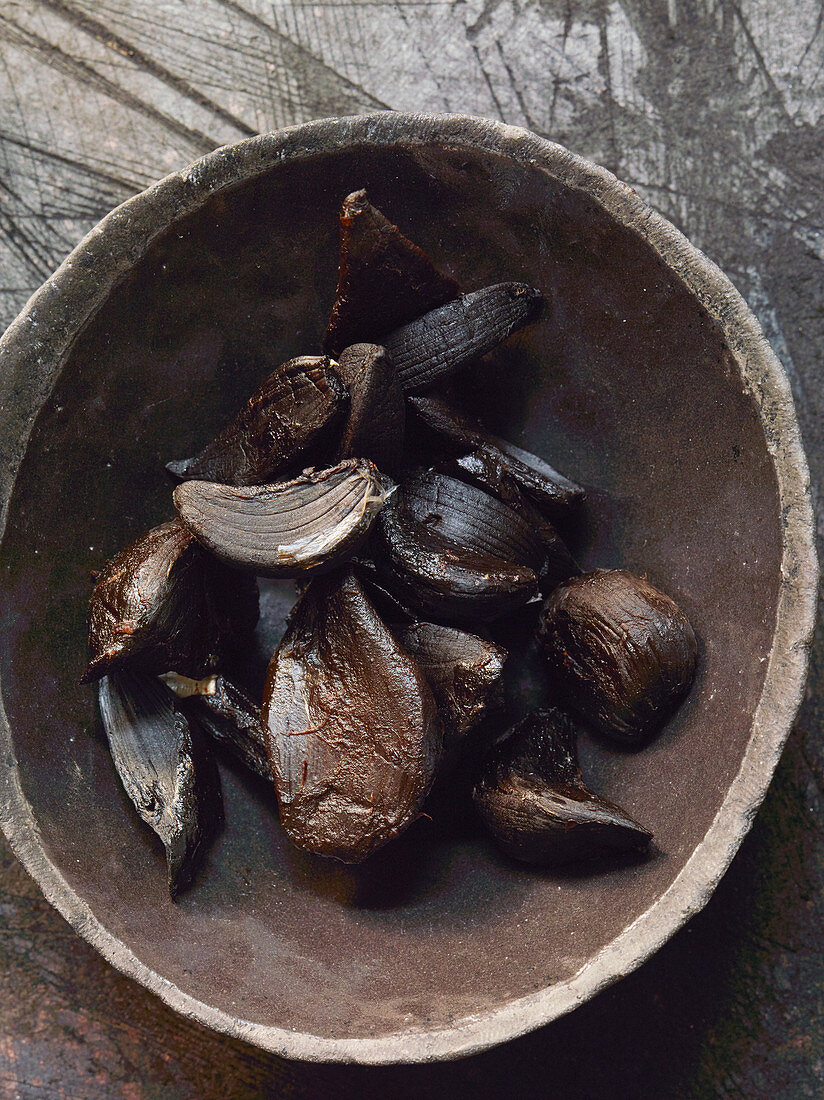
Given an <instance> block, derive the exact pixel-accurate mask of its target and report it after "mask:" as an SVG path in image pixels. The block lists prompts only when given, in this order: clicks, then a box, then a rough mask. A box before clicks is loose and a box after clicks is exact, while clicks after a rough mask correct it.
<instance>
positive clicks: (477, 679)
mask: <svg viewBox="0 0 824 1100" xmlns="http://www.w3.org/2000/svg"><path fill="white" fill-rule="evenodd" d="M392 632H393V633H394V635H395V637H396V638H397V639H398V641H399V642H400V643H401V645H402V646H403V648H404V649H405V650H406V652H407V653H408V654H409V655H410V656H411V657H414V659H415V660H416V661H417V663H418V664H419V665H420V667H421V668H422V669H423V671H424V673H425V674H426V678H427V679H428V681H429V685H430V687H431V688H432V692H433V694H434V696H435V701H436V703H437V704H438V709H439V711H440V713H441V717H442V719H443V723H444V735H445V740H444V750H445V751H449V748H450V746H451V743H452V742H456V741H461V740H462V739H463V737H464V735H465V734H467V733H468V732H469V731H470V730H471V729H472V728H473V727H474V726H476V725H477V724H478V723H479V722H480V721H481V720H482V719H483V718H484V717H485V716H486V713H487V709H488V708H489V707H490V705H494V704H495V702H496V701H498V702H500V701H502V690H501V688H502V685H501V674H502V672H503V667H504V661H505V660H506V658H507V652H506V650H505V649H503V648H502V647H501V646H499V645H495V644H494V642H490V641H487V640H486V639H485V638H479V637H478V636H477V635H476V634H470V633H468V632H467V631H465V630H457V629H456V628H455V627H451V626H443V625H441V624H440V623H428V622H421V621H418V622H412V623H401V624H398V625H393V627H392ZM496 697H498V698H497V699H496Z"/></svg>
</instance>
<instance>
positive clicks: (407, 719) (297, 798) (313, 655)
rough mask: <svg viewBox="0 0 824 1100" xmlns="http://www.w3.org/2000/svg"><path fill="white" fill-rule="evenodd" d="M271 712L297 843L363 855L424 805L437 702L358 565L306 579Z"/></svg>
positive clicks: (286, 822)
mask: <svg viewBox="0 0 824 1100" xmlns="http://www.w3.org/2000/svg"><path fill="white" fill-rule="evenodd" d="M262 722H263V724H264V726H265V727H266V730H267V739H268V744H269V753H270V758H271V761H272V769H273V772H274V776H275V784H276V788H277V794H278V802H279V805H280V818H281V823H282V824H283V827H284V829H285V830H286V832H287V833H288V834H289V836H290V837H291V838H292V840H293V841H294V842H295V843H296V844H297V845H298V846H299V847H301V848H306V849H308V850H309V851H311V852H315V853H317V854H319V855H324V856H332V857H334V858H336V859H339V860H342V861H343V862H345V863H359V862H360V861H361V860H363V859H365V858H366V857H367V856H368V855H370V854H371V853H372V852H374V851H375V850H376V849H378V848H380V847H381V846H382V845H384V844H386V843H387V841H389V840H391V839H392V838H393V837H395V836H397V835H398V833H400V832H401V831H402V830H403V829H405V828H406V827H407V826H408V825H410V824H411V823H412V822H413V821H414V820H415V819H416V818H417V817H418V815H419V813H420V809H421V806H422V804H423V801H424V799H425V798H426V795H427V793H428V792H429V788H430V786H431V784H432V780H433V777H434V774H435V767H436V764H437V762H438V759H439V757H440V754H441V747H442V727H441V722H440V718H439V716H438V711H437V707H436V705H435V700H434V698H433V695H432V691H431V689H430V687H429V684H428V682H427V679H426V677H425V675H424V673H423V672H422V670H421V669H420V668H419V666H418V665H417V663H416V662H415V661H414V660H413V659H412V658H411V657H410V656H409V655H408V654H407V653H406V652H405V651H404V650H403V648H402V647H401V646H400V645H399V644H398V642H397V640H396V639H395V637H394V636H393V635H392V633H391V631H390V630H389V629H388V628H387V627H386V626H385V625H384V623H383V622H382V620H381V619H380V617H379V616H378V614H377V612H376V611H375V609H374V607H373V606H372V604H371V603H370V601H369V600H368V598H367V597H366V595H365V593H364V591H363V589H362V588H361V585H360V583H359V582H358V580H357V579H356V577H355V576H354V574H353V573H352V572H351V571H350V570H345V571H342V572H337V573H334V574H330V575H328V576H326V577H320V578H318V579H317V580H313V581H312V582H311V583H310V584H309V585H308V586H307V587H306V589H305V590H304V592H303V594H302V596H301V598H300V600H299V601H298V603H297V605H296V607H295V610H294V612H293V614H292V618H291V620H290V623H289V627H288V629H287V632H286V635H285V636H284V638H283V641H282V642H281V644H280V646H279V647H278V650H277V652H276V653H275V655H274V657H273V658H272V663H271V665H270V667H269V672H268V675H267V680H266V687H265V690H264V700H263V712H262Z"/></svg>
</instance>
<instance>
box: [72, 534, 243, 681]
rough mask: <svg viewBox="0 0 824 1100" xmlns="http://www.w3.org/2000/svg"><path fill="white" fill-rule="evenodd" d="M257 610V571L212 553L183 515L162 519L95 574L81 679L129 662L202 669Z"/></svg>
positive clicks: (146, 667)
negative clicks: (232, 565) (242, 571)
mask: <svg viewBox="0 0 824 1100" xmlns="http://www.w3.org/2000/svg"><path fill="white" fill-rule="evenodd" d="M257 617H258V592H257V584H256V582H255V581H254V579H253V578H249V577H243V576H240V575H239V574H238V573H237V572H236V571H235V570H233V569H228V568H227V567H226V566H225V565H222V564H221V563H220V562H215V561H212V560H210V559H208V557H207V555H206V554H205V552H204V551H203V549H202V547H200V546H199V545H198V544H197V542H196V541H195V539H194V538H193V536H192V535H191V533H190V532H189V531H188V530H187V529H186V528H185V527H184V526H183V525H182V524H181V523H180V522H179V521H178V520H172V521H171V522H169V523H162V524H160V526H158V527H153V528H152V529H151V530H150V531H147V532H145V533H144V534H142V535H141V536H140V537H139V538H137V539H135V541H134V542H133V543H131V544H130V545H129V546H127V547H126V548H125V549H124V550H121V551H120V553H119V554H116V555H115V557H114V558H112V559H111V560H110V561H108V562H107V563H106V565H105V566H104V567H103V569H102V570H101V571H100V572H99V573H98V574H97V580H96V582H95V585H94V588H93V589H92V594H91V598H90V600H89V656H90V660H89V664H88V666H87V668H86V671H85V673H84V674H83V677H82V682H83V683H90V682H91V681H93V680H98V679H99V678H100V677H101V676H103V675H105V674H106V673H107V672H111V671H114V670H115V669H117V668H119V667H121V666H123V665H127V664H128V665H129V666H130V667H133V668H135V669H141V670H143V671H145V672H165V671H168V670H169V669H173V670H174V671H175V672H180V673H183V674H185V675H191V676H202V675H203V674H204V673H206V672H207V671H208V670H209V669H210V668H212V667H214V664H215V662H216V661H217V659H218V657H219V655H220V654H221V653H222V652H225V651H226V650H227V649H228V648H230V647H231V646H232V645H234V644H236V643H237V642H238V641H239V640H240V638H242V637H243V636H244V635H245V634H248V633H249V632H251V630H252V629H254V626H255V623H256V622H257Z"/></svg>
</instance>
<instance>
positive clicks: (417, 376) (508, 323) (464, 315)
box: [382, 283, 543, 394]
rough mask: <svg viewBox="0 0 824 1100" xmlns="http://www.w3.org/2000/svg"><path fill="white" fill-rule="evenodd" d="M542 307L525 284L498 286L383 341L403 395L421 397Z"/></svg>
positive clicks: (451, 304) (531, 318)
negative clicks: (393, 365)
mask: <svg viewBox="0 0 824 1100" xmlns="http://www.w3.org/2000/svg"><path fill="white" fill-rule="evenodd" d="M542 304H543V298H542V297H541V294H540V291H537V290H535V289H534V288H533V287H531V286H527V285H526V283H496V284H495V285H494V286H488V287H484V289H483V290H476V291H474V292H473V293H472V294H464V295H463V296H462V297H460V298H456V299H455V301H453V302H447V304H446V305H444V306H440V307H439V308H438V309H433V310H431V311H430V312H429V313H426V314H424V316H423V317H419V318H418V320H416V321H411V322H410V323H409V324H408V325H404V326H403V327H402V328H398V329H395V331H394V332H391V333H390V334H389V335H388V336H386V337H385V338H384V339H383V341H382V342H383V344H384V345H385V346H386V349H387V351H388V352H389V354H390V355H391V356H392V359H393V361H394V363H395V370H396V371H397V373H398V380H399V381H400V384H401V385H402V386H403V389H404V391H405V392H406V393H407V394H416V393H420V392H422V391H423V390H426V389H429V387H430V386H434V385H435V384H436V383H438V382H440V381H442V380H443V379H444V378H446V377H447V376H449V375H450V374H453V373H454V372H455V371H457V370H459V369H460V367H462V366H464V364H466V363H468V362H469V361H470V360H471V359H475V358H476V357H477V356H479V355H485V354H486V352H488V351H491V350H492V349H493V348H494V347H497V346H498V344H500V343H502V342H503V341H504V340H505V339H506V338H507V336H510V335H511V334H512V333H513V332H516V331H517V330H518V329H520V328H523V327H524V325H528V324H529V323H530V321H534V320H535V318H536V317H537V316H538V313H539V311H540V309H541V306H542Z"/></svg>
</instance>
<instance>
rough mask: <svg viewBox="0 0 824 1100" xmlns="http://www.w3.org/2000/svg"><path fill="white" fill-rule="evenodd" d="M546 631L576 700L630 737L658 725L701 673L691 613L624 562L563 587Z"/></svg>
mask: <svg viewBox="0 0 824 1100" xmlns="http://www.w3.org/2000/svg"><path fill="white" fill-rule="evenodd" d="M539 631H540V638H541V641H542V643H543V648H544V653H545V655H546V658H547V661H548V662H549V666H550V671H551V673H552V675H553V678H554V679H555V681H556V683H557V686H558V688H559V689H560V690H561V691H562V692H563V694H564V697H565V699H566V700H567V701H568V703H569V705H570V707H572V708H573V709H574V710H576V711H577V712H578V713H579V714H580V715H581V716H582V717H583V718H584V719H586V721H588V722H591V723H592V724H593V725H594V726H596V727H597V728H598V729H600V730H602V731H603V732H604V733H606V734H607V735H609V736H610V737H612V738H613V739H614V740H616V741H620V742H622V743H624V744H638V743H640V742H641V741H644V740H646V739H647V738H648V737H650V736H651V735H652V734H653V733H655V732H657V731H658V730H659V729H660V728H661V727H662V726H663V725H664V723H665V722H666V721H667V720H668V719H669V718H670V717H671V715H672V714H673V713H674V711H675V709H676V708H677V706H678V705H679V703H680V702H681V700H682V699H683V698H684V696H685V695H686V694H687V692H688V691H689V689H690V685H691V684H692V680H693V676H694V675H695V666H696V661H697V657H698V643H697V642H696V639H695V634H694V632H693V629H692V627H691V626H690V623H689V621H688V619H687V617H686V616H685V615H684V613H683V612H682V611H681V610H680V609H679V608H678V606H677V605H676V604H675V603H673V601H672V600H671V599H670V598H669V596H665V595H664V594H663V592H659V591H658V589H657V588H655V587H654V586H653V585H652V584H650V583H649V581H647V580H644V579H643V578H642V577H636V576H634V575H633V574H632V573H628V572H627V571H626V570H624V569H598V570H596V571H595V572H594V573H586V574H584V575H583V576H580V577H575V578H573V579H572V580H571V581H569V582H568V583H567V584H564V585H561V586H560V587H559V588H556V589H555V591H554V592H553V593H552V594H551V595H550V597H549V599H548V600H547V601H546V604H545V605H544V608H543V611H542V613H541V625H540V628H539Z"/></svg>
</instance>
